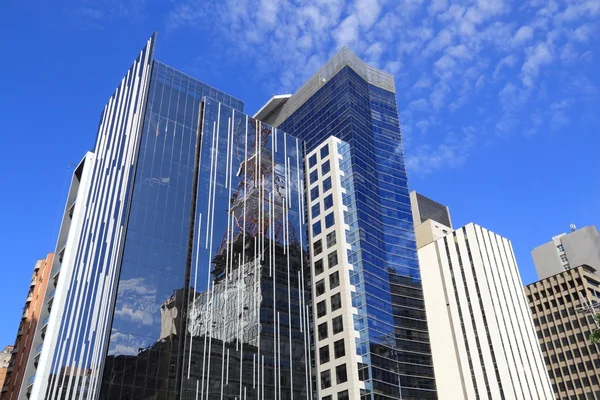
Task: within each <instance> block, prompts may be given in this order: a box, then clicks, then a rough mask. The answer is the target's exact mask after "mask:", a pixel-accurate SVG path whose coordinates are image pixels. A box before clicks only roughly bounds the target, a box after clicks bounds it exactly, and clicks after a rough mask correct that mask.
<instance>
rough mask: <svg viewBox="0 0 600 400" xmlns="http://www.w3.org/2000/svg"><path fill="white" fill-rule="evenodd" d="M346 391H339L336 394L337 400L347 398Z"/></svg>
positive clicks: (345, 399) (346, 399)
mask: <svg viewBox="0 0 600 400" xmlns="http://www.w3.org/2000/svg"><path fill="white" fill-rule="evenodd" d="M348 399H349V397H348V391H347V390H344V391H343V392H339V393H338V396H337V400H348Z"/></svg>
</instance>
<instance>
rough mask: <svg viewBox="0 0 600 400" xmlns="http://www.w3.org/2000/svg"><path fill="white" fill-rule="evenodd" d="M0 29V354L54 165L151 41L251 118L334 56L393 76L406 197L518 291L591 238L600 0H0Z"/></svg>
mask: <svg viewBox="0 0 600 400" xmlns="http://www.w3.org/2000/svg"><path fill="white" fill-rule="evenodd" d="M0 16H1V18H2V21H1V23H0V33H1V34H2V37H3V38H4V39H3V40H2V41H0V51H1V53H0V54H2V63H0V73H1V76H2V78H3V79H2V90H0V107H1V108H0V109H1V110H2V112H0V127H1V129H2V133H3V134H2V149H3V152H2V155H3V157H1V158H0V163H1V165H0V167H1V168H0V174H1V176H0V178H1V179H2V182H3V183H4V185H3V190H2V193H3V194H4V196H2V198H1V200H0V201H2V207H0V213H2V214H1V215H0V217H1V219H0V220H1V221H2V225H1V226H2V229H0V246H1V247H0V250H3V254H4V258H3V261H2V262H0V278H1V279H2V281H3V282H6V281H7V279H8V280H10V282H11V285H10V286H11V287H10V288H9V289H8V290H6V291H4V292H3V293H2V302H3V304H4V306H5V309H6V310H7V314H8V319H7V324H6V325H5V324H3V325H2V326H3V328H2V329H1V330H0V347H2V346H3V344H5V343H10V342H12V340H13V338H14V331H16V329H17V324H18V318H19V315H20V312H19V309H20V307H22V304H23V301H24V299H25V296H26V291H27V283H28V280H29V278H30V274H31V269H32V267H33V264H34V262H35V260H37V259H39V258H42V257H44V256H45V254H46V253H47V252H50V251H52V250H53V248H54V244H55V239H56V233H57V230H58V224H59V217H60V215H61V213H62V207H63V205H64V196H65V194H66V184H67V178H68V177H69V164H70V163H77V162H78V161H79V160H80V159H81V157H82V156H83V154H84V152H85V151H86V150H89V149H90V148H91V146H92V145H93V142H94V138H95V132H96V126H97V123H98V118H99V114H100V112H101V110H102V107H103V105H104V103H105V102H106V100H107V99H108V97H109V96H110V94H111V93H112V91H113V90H114V88H115V87H116V86H117V84H118V82H119V81H120V78H121V77H122V75H123V74H124V73H125V71H126V69H127V68H128V66H129V65H130V63H131V62H132V60H133V58H134V57H135V55H136V54H137V52H138V51H139V49H141V47H142V46H143V44H144V43H145V40H146V38H147V37H148V36H149V35H150V34H151V33H152V32H153V31H155V30H156V31H158V47H157V54H156V57H157V59H159V60H161V61H162V62H164V63H166V64H169V65H171V66H173V67H175V68H177V69H180V70H182V71H184V72H186V73H188V74H190V75H192V76H194V77H196V78H198V79H200V80H202V81H205V82H206V83H208V84H210V85H213V86H215V87H218V88H220V89H222V90H224V91H226V92H228V93H230V94H232V95H234V96H237V97H239V98H241V99H242V100H243V101H245V103H246V112H247V113H250V114H252V113H253V112H254V111H256V110H257V109H258V108H259V107H260V106H261V105H262V104H263V102H264V101H266V100H267V99H268V98H269V97H270V96H271V95H273V94H277V93H293V92H294V91H295V90H296V89H297V88H298V87H299V86H300V85H301V84H302V82H303V81H305V80H306V79H307V78H308V77H309V76H310V75H311V74H312V73H314V72H315V71H316V70H317V69H318V68H319V66H320V65H322V64H323V63H324V62H326V61H327V59H328V58H329V57H331V56H332V55H333V54H335V52H336V51H337V50H339V49H340V48H341V47H342V46H344V45H347V46H349V47H350V48H351V49H352V50H353V51H354V52H356V53H357V54H358V55H359V56H360V57H361V58H363V59H364V60H365V61H368V62H369V63H371V64H373V65H375V66H377V67H379V68H382V69H384V70H386V71H389V72H391V73H393V74H394V75H395V77H396V88H397V93H398V108H399V112H400V118H401V124H402V132H403V140H404V146H405V153H406V159H407V167H408V172H409V180H410V181H409V182H410V186H411V187H412V188H413V189H416V190H418V191H420V192H422V193H423V194H424V195H426V196H429V197H432V198H433V199H435V200H437V201H439V202H442V203H445V204H447V205H448V206H450V210H451V212H452V216H453V222H454V224H455V225H456V226H457V227H458V226H461V225H463V224H466V223H468V222H475V223H478V224H480V225H482V226H484V227H486V228H488V229H490V230H493V231H495V232H497V233H499V234H501V235H503V236H506V237H508V238H509V239H511V240H512V242H513V246H514V247H515V251H516V255H517V262H518V263H519V265H520V268H521V273H522V276H523V280H524V281H525V282H526V283H529V282H532V281H534V280H535V279H536V276H535V271H534V269H533V265H532V261H531V257H530V255H529V252H530V250H531V249H532V248H533V247H535V246H536V245H539V244H541V243H543V242H545V241H547V240H550V238H551V236H553V235H556V234H558V233H561V232H563V231H566V230H568V226H569V224H570V223H575V224H577V225H578V226H585V225H590V224H595V225H600V212H599V208H598V204H600V202H599V197H600V178H599V176H600V174H599V173H598V171H599V170H600V161H598V149H599V148H600V140H599V138H598V134H599V133H600V117H599V112H600V101H599V93H598V91H599V90H600V72H599V71H600V66H599V63H600V40H599V37H600V24H599V23H598V21H600V0H568V1H565V0H558V1H555V0H550V1H546V0H529V1H522V0H519V1H510V0H480V1H460V2H459V1H446V0H433V1H425V0H423V1H422V0H406V1H392V0H389V1H385V0H351V1H343V0H296V1H280V0H263V1H257V0H247V1H242V0H219V1H210V0H170V1H150V0H134V1H125V0H66V1H61V2H47V1H40V0H32V1H29V2H26V3H24V2H22V1H17V0H6V1H4V2H2V5H0ZM11 324H12V325H14V329H12V328H11V326H12V325H11ZM5 326H6V328H5Z"/></svg>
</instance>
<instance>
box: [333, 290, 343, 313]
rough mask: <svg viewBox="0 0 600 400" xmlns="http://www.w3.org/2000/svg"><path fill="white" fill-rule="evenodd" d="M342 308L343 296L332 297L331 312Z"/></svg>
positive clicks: (335, 295)
mask: <svg viewBox="0 0 600 400" xmlns="http://www.w3.org/2000/svg"><path fill="white" fill-rule="evenodd" d="M340 308H342V295H341V294H340V293H338V294H334V295H333V296H331V311H335V310H339V309H340Z"/></svg>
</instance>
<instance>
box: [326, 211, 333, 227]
mask: <svg viewBox="0 0 600 400" xmlns="http://www.w3.org/2000/svg"><path fill="white" fill-rule="evenodd" d="M333 224H335V216H334V215H333V213H332V212H331V213H329V214H327V215H326V216H325V229H327V228H331V227H332V226H333Z"/></svg>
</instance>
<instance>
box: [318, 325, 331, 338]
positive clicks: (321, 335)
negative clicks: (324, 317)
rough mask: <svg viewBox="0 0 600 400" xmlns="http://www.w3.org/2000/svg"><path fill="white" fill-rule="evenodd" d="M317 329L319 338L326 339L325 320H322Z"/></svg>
mask: <svg viewBox="0 0 600 400" xmlns="http://www.w3.org/2000/svg"><path fill="white" fill-rule="evenodd" d="M317 331H318V332H319V340H323V339H327V336H329V335H328V333H327V322H323V323H322V324H321V325H319V327H318V328H317Z"/></svg>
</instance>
